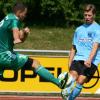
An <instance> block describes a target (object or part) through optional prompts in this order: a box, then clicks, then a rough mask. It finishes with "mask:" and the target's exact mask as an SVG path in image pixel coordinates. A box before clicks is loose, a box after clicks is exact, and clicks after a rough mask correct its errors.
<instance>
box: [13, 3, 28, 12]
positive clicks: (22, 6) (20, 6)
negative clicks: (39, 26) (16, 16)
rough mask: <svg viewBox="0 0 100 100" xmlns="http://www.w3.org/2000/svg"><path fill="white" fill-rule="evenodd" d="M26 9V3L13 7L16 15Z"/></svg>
mask: <svg viewBox="0 0 100 100" xmlns="http://www.w3.org/2000/svg"><path fill="white" fill-rule="evenodd" d="M25 8H27V6H26V5H25V4H24V3H22V2H17V3H16V4H14V6H13V8H12V11H13V12H14V13H16V12H17V11H18V10H20V11H24V10H25Z"/></svg>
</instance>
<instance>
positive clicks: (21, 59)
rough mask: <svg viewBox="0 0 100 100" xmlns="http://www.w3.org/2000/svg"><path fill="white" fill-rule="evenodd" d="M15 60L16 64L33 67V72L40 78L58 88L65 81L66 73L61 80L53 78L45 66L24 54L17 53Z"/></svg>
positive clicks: (61, 86) (62, 86) (63, 84)
mask: <svg viewBox="0 0 100 100" xmlns="http://www.w3.org/2000/svg"><path fill="white" fill-rule="evenodd" d="M15 61H16V62H17V64H16V65H18V66H23V67H25V68H26V67H28V68H33V69H34V72H35V73H37V74H38V75H39V76H41V77H42V78H44V79H46V80H47V81H49V82H52V83H54V84H56V85H57V86H58V87H60V88H64V86H65V84H66V81H67V76H68V75H67V73H66V74H65V77H64V78H63V79H62V80H59V79H58V78H55V77H54V76H53V75H52V74H51V73H50V72H49V71H48V70H47V69H46V68H44V67H43V66H41V64H40V62H39V61H38V60H35V59H31V58H28V57H27V56H25V55H21V54H17V59H16V60H15ZM18 66H17V67H18Z"/></svg>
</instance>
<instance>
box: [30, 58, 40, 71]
mask: <svg viewBox="0 0 100 100" xmlns="http://www.w3.org/2000/svg"><path fill="white" fill-rule="evenodd" d="M39 66H40V62H39V61H38V60H35V59H34V60H33V63H32V67H33V68H35V69H37V68H38V67H39Z"/></svg>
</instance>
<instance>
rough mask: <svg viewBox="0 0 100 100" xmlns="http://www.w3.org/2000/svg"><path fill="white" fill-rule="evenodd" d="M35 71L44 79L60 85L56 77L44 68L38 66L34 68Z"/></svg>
mask: <svg viewBox="0 0 100 100" xmlns="http://www.w3.org/2000/svg"><path fill="white" fill-rule="evenodd" d="M35 71H36V73H37V74H38V75H39V76H41V77H42V78H44V79H45V80H47V81H49V82H52V83H54V84H56V85H57V86H60V84H61V83H60V82H59V79H58V78H55V77H54V76H53V75H52V74H51V73H50V72H49V71H48V70H47V69H46V68H44V67H42V66H39V67H38V69H36V70H35Z"/></svg>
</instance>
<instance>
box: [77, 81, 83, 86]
mask: <svg viewBox="0 0 100 100" xmlns="http://www.w3.org/2000/svg"><path fill="white" fill-rule="evenodd" d="M84 82H85V80H77V83H78V84H81V85H82V84H84Z"/></svg>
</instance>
